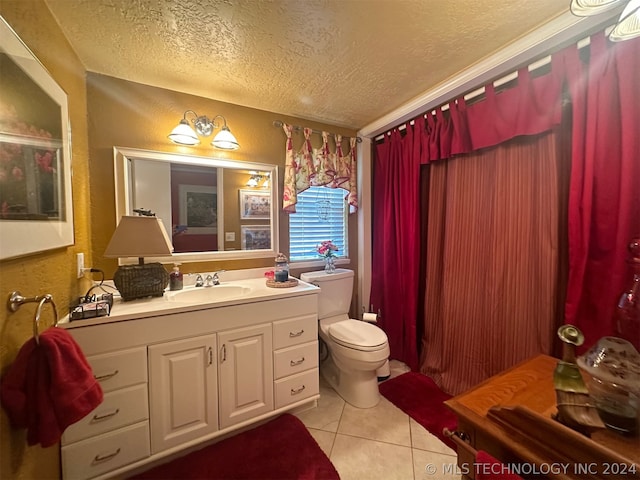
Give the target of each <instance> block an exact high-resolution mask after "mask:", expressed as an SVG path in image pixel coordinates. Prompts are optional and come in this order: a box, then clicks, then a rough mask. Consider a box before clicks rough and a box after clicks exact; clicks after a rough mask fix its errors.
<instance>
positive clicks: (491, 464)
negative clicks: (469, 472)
mask: <svg viewBox="0 0 640 480" xmlns="http://www.w3.org/2000/svg"><path fill="white" fill-rule="evenodd" d="M475 469H476V480H523V479H522V477H521V476H520V475H516V474H515V473H511V472H510V471H509V469H508V468H507V466H506V465H504V464H503V463H502V462H500V461H499V460H496V459H495V458H493V457H492V456H491V455H489V454H488V453H487V452H483V451H482V450H480V451H479V452H478V454H477V455H476V463H475Z"/></svg>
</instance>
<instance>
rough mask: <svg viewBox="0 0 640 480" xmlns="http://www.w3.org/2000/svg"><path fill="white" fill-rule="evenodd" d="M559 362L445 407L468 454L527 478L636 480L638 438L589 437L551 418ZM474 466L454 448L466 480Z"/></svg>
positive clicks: (514, 374)
mask: <svg viewBox="0 0 640 480" xmlns="http://www.w3.org/2000/svg"><path fill="white" fill-rule="evenodd" d="M557 362H558V360H557V359H555V358H553V357H549V356H547V355H539V356H537V357H534V358H532V359H530V360H527V361H525V362H522V363H521V364H519V365H516V366H515V367H513V368H511V369H509V370H506V371H505V372H502V373H500V374H498V375H496V376H494V377H492V378H490V379H488V380H486V381H485V382H483V383H481V384H480V385H478V386H476V387H474V388H472V389H471V390H469V391H467V392H465V393H462V394H461V395H458V396H456V397H453V398H451V399H450V400H448V401H447V402H445V403H446V405H447V406H448V407H449V408H450V409H451V410H453V411H454V412H455V413H456V415H457V417H458V429H457V431H458V433H459V434H461V435H462V436H463V437H465V438H467V439H468V442H469V445H470V446H471V447H472V449H475V450H484V451H486V452H488V453H490V454H491V455H493V456H494V457H495V458H497V459H499V460H500V461H501V462H503V463H505V464H518V465H520V468H521V469H522V471H521V476H523V477H525V478H527V477H535V478H536V479H539V478H545V477H546V478H553V479H560V480H574V479H575V480H584V479H602V478H611V479H613V478H618V479H621V478H624V479H640V437H638V436H637V435H636V436H635V437H625V436H622V435H619V434H617V433H615V432H611V431H609V430H606V429H602V430H598V431H596V432H594V433H593V434H592V435H591V438H588V437H586V436H584V435H582V434H580V433H578V432H576V431H574V430H572V429H570V428H568V427H566V426H564V425H562V424H560V423H559V422H557V421H556V420H554V419H553V418H552V417H553V415H555V413H556V393H555V389H554V387H553V371H554V369H555V367H556V364H557ZM473 463H474V457H473V455H472V454H471V453H470V452H469V451H467V450H466V449H462V448H458V465H459V466H460V469H461V471H462V473H463V474H467V476H466V478H474V475H473ZM470 467H471V468H470ZM467 472H469V473H467ZM529 472H531V473H532V475H527V474H526V473H529ZM523 473H524V474H523ZM463 478H465V477H464V476H463Z"/></svg>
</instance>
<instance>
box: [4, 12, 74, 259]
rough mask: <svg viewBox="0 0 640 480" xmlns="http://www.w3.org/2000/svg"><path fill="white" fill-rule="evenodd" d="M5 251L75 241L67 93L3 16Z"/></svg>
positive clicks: (18, 252) (8, 254) (29, 250)
mask: <svg viewBox="0 0 640 480" xmlns="http://www.w3.org/2000/svg"><path fill="white" fill-rule="evenodd" d="M0 72H2V74H1V75H0V92H2V97H3V105H2V110H3V111H2V112H0V113H1V115H0V159H2V161H1V162H0V178H1V179H2V182H0V229H2V236H3V237H2V241H1V242H0V259H4V258H12V257H18V256H22V255H27V254H31V253H35V252H40V251H44V250H50V249H53V248H60V247H65V246H68V245H73V242H74V239H73V201H72V196H71V141H70V135H69V110H68V103H67V94H66V93H65V92H64V90H62V88H60V86H59V85H58V84H57V83H56V81H55V80H54V79H53V77H51V75H50V74H49V72H48V71H47V70H46V69H45V68H44V66H43V65H42V64H41V63H40V62H39V61H38V59H37V58H36V57H35V56H34V55H33V53H32V52H31V51H30V50H29V48H28V47H27V46H26V45H25V44H24V43H23V42H22V41H21V40H20V38H19V37H18V36H17V35H16V33H15V32H14V31H13V30H12V29H11V27H10V26H9V24H7V23H6V22H5V20H4V19H3V18H2V17H0Z"/></svg>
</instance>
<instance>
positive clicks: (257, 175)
mask: <svg viewBox="0 0 640 480" xmlns="http://www.w3.org/2000/svg"><path fill="white" fill-rule="evenodd" d="M249 175H251V176H250V177H249V180H248V181H247V187H252V188H255V187H257V186H258V185H260V182H263V183H262V185H261V186H262V188H269V174H268V173H261V172H249Z"/></svg>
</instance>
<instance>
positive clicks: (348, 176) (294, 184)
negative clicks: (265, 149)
mask: <svg viewBox="0 0 640 480" xmlns="http://www.w3.org/2000/svg"><path fill="white" fill-rule="evenodd" d="M282 128H283V129H284V132H285V134H286V135H287V141H286V160H285V167H284V189H283V201H282V208H283V210H284V211H285V212H287V213H296V203H298V193H300V192H303V191H305V190H306V189H308V188H309V187H314V186H317V187H320V186H324V187H328V188H342V189H343V190H346V191H347V192H348V193H347V195H346V196H345V199H346V200H347V203H348V204H349V211H350V213H353V212H355V211H357V210H358V189H357V180H356V178H357V176H356V145H357V139H356V138H355V137H354V138H351V139H350V142H349V145H350V149H349V153H348V154H347V155H345V154H344V153H343V151H342V135H334V144H335V149H334V150H333V151H331V148H330V147H329V136H330V135H329V133H328V132H322V146H321V147H320V148H318V149H315V148H313V147H312V146H311V134H312V133H313V130H312V129H310V128H305V129H304V130H303V131H304V143H303V145H302V148H301V149H300V151H298V152H295V151H294V150H293V141H292V139H291V134H292V133H293V125H287V124H284V125H283V126H282Z"/></svg>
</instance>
